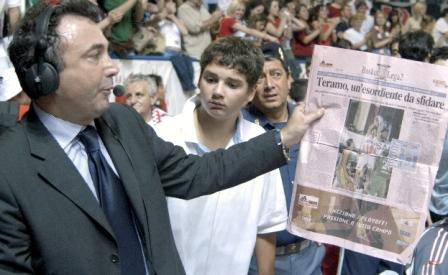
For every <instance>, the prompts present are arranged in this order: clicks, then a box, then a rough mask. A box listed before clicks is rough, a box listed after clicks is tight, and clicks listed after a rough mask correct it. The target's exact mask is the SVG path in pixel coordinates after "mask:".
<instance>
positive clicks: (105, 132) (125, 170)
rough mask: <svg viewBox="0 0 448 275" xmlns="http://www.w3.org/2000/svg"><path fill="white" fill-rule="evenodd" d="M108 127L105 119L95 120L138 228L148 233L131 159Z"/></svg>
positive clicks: (110, 123) (109, 123)
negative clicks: (135, 217) (138, 225)
mask: <svg viewBox="0 0 448 275" xmlns="http://www.w3.org/2000/svg"><path fill="white" fill-rule="evenodd" d="M110 125H113V124H112V122H106V120H105V118H100V119H97V120H95V126H96V128H97V130H98V133H99V135H100V137H101V140H102V141H103V143H104V145H105V146H106V148H107V152H108V153H109V155H110V157H111V159H112V161H113V163H114V165H115V167H116V170H117V172H118V174H119V176H120V179H121V181H122V183H123V186H124V189H125V190H126V194H127V195H128V197H129V201H130V203H131V205H132V208H133V210H134V214H135V215H136V216H137V220H138V222H139V223H140V227H141V228H142V229H143V231H144V232H149V231H148V227H149V226H148V224H147V218H146V212H145V207H144V205H143V199H142V194H141V192H140V187H139V181H138V179H137V177H136V176H135V172H134V166H133V164H132V159H131V157H130V155H129V154H128V153H127V151H126V145H125V144H123V142H122V141H121V140H120V139H119V137H118V135H117V134H116V132H115V131H114V129H113V128H112V127H111V126H110ZM145 235H146V234H145Z"/></svg>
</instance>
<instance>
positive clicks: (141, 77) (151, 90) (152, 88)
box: [123, 73, 157, 96]
mask: <svg viewBox="0 0 448 275" xmlns="http://www.w3.org/2000/svg"><path fill="white" fill-rule="evenodd" d="M140 81H145V82H146V83H147V85H148V86H147V87H148V94H149V96H155V95H156V94H157V84H156V82H155V80H154V79H153V78H152V77H151V76H150V75H146V74H140V73H139V74H133V73H131V74H130V75H129V76H128V77H127V78H126V80H125V81H124V84H123V85H124V87H125V88H126V87H127V86H129V85H131V84H132V83H135V82H140Z"/></svg>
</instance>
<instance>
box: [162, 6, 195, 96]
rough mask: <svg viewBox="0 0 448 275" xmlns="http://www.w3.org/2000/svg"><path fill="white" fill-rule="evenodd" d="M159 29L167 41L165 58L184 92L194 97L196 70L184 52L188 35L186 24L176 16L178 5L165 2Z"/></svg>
mask: <svg viewBox="0 0 448 275" xmlns="http://www.w3.org/2000/svg"><path fill="white" fill-rule="evenodd" d="M158 18H159V19H160V21H159V22H158V27H159V30H160V33H161V34H162V36H163V37H164V40H165V54H164V55H165V56H166V57H168V58H169V59H170V61H171V63H172V64H173V67H174V70H175V71H176V73H177V76H178V77H179V80H180V84H181V86H182V90H183V91H184V93H186V94H187V95H190V96H191V95H192V94H193V93H194V91H195V89H196V85H195V84H194V69H193V62H192V60H191V58H190V57H189V56H188V55H186V54H184V52H183V51H182V35H188V30H187V27H186V26H185V24H184V23H183V22H182V20H180V19H179V18H178V17H177V16H176V3H175V2H174V1H173V0H166V1H165V8H164V10H163V11H162V12H161V13H160V14H159V16H158Z"/></svg>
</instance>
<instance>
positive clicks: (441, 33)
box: [432, 8, 448, 48]
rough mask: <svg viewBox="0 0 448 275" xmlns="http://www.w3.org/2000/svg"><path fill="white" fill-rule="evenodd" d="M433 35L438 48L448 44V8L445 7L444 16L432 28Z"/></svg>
mask: <svg viewBox="0 0 448 275" xmlns="http://www.w3.org/2000/svg"><path fill="white" fill-rule="evenodd" d="M432 37H433V38H434V42H435V47H436V48H438V47H445V46H448V8H445V9H443V11H442V16H441V17H440V18H439V19H438V20H437V22H436V24H435V26H434V28H433V30H432Z"/></svg>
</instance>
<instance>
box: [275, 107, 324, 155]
mask: <svg viewBox="0 0 448 275" xmlns="http://www.w3.org/2000/svg"><path fill="white" fill-rule="evenodd" d="M304 107H305V106H304V105H303V104H299V105H297V107H296V108H294V112H293V113H292V115H291V117H290V118H289V120H288V123H287V124H286V126H285V127H284V128H283V129H282V130H281V131H280V135H281V137H282V143H283V145H284V146H286V147H287V148H289V147H291V145H293V144H296V143H299V142H300V140H301V139H302V137H303V136H304V135H305V133H306V131H307V130H308V128H309V127H310V126H311V124H313V122H314V121H316V120H318V119H320V118H321V117H322V116H323V114H324V112H325V111H324V109H319V110H317V111H314V112H310V113H305V111H304Z"/></svg>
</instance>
